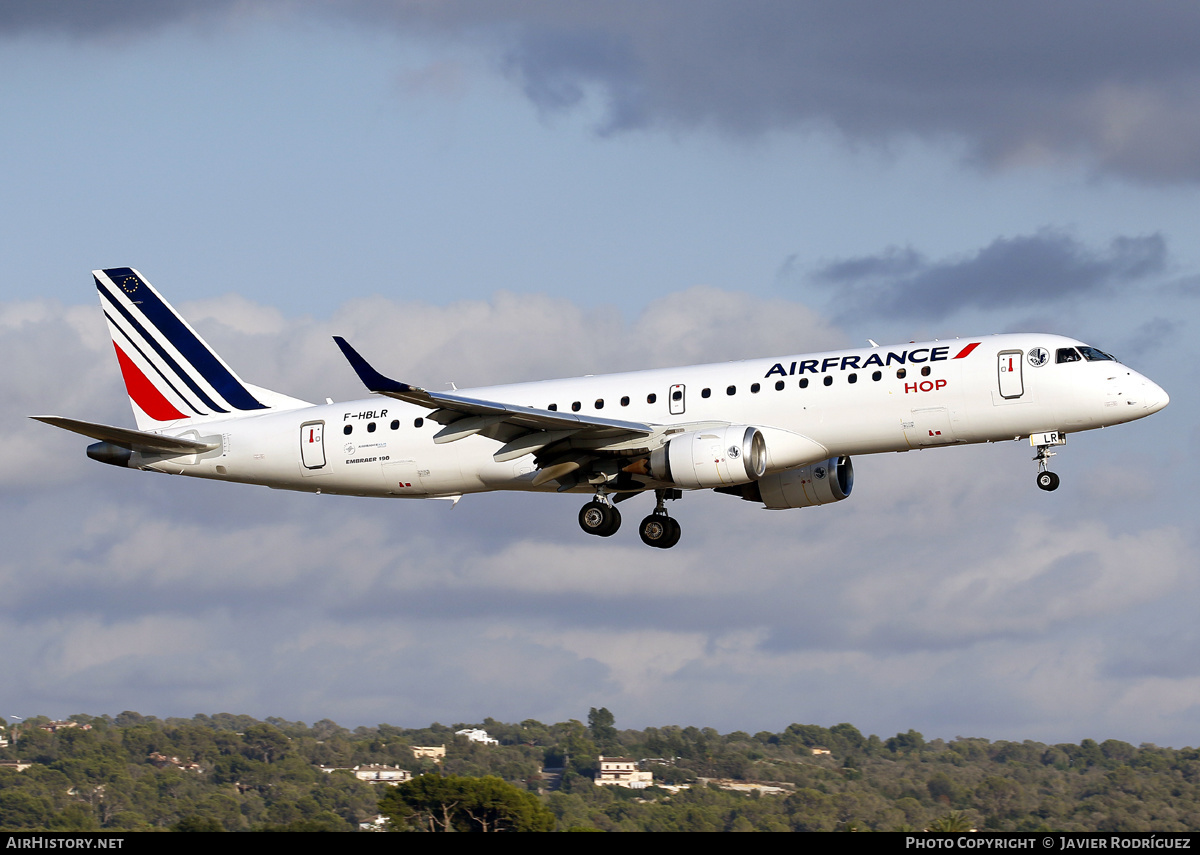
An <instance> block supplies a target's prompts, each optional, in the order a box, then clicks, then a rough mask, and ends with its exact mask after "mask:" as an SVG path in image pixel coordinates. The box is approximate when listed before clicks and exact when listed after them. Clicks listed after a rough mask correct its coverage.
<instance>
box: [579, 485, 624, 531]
mask: <svg viewBox="0 0 1200 855" xmlns="http://www.w3.org/2000/svg"><path fill="white" fill-rule="evenodd" d="M579 527H580V528H581V529H583V530H584V531H586V532H587V533H588V534H594V535H597V536H598V537H610V536H611V535H614V534H616V533H617V529H619V528H620V527H621V512H620V511H618V510H617V509H616V508H614V507H613V506H612V505H611V504H609V502H608V497H607V496H605V495H603V494H602V493H597V494H596V498H594V499H592V500H591V501H590V502H588V503H587V504H586V505H584V506H583V507H582V508H580V509H579Z"/></svg>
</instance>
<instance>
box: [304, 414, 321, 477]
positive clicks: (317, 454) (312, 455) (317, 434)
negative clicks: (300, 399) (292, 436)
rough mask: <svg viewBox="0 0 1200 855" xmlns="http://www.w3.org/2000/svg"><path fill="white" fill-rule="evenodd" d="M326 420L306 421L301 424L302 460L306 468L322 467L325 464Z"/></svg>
mask: <svg viewBox="0 0 1200 855" xmlns="http://www.w3.org/2000/svg"><path fill="white" fill-rule="evenodd" d="M324 428H325V422H305V423H304V424H302V425H300V462H301V463H303V464H304V468H305V469H320V468H321V467H323V466H324V465H325V440H324V439H323V438H322V437H323V434H324Z"/></svg>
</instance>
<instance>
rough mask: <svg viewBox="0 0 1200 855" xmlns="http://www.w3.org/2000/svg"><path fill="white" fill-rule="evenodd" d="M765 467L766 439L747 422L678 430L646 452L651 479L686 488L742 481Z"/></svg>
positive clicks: (753, 478) (761, 471)
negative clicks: (649, 451)
mask: <svg viewBox="0 0 1200 855" xmlns="http://www.w3.org/2000/svg"><path fill="white" fill-rule="evenodd" d="M766 470H767V443H766V440H764V439H763V435H762V431H760V430H759V429H758V428H756V427H752V426H749V425H729V426H728V427H718V428H709V429H706V430H697V431H691V432H690V433H683V434H679V435H678V436H673V437H671V439H669V440H668V441H667V442H665V443H663V445H661V446H659V447H658V448H656V449H655V450H654V451H652V452H651V453H650V472H651V473H652V477H653V478H654V479H655V480H657V481H665V482H667V483H669V484H676V485H678V486H680V487H686V488H690V489H701V488H707V487H725V486H731V485H734V484H746V483H749V482H751V481H754V480H757V479H758V478H761V477H762V474H763V473H764V472H765V471H766Z"/></svg>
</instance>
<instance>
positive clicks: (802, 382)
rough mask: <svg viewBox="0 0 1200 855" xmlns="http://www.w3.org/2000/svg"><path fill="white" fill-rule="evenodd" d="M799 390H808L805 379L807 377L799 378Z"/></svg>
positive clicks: (806, 379)
mask: <svg viewBox="0 0 1200 855" xmlns="http://www.w3.org/2000/svg"><path fill="white" fill-rule="evenodd" d="M800 388H801V389H807V388H808V378H807V377H801V378H800Z"/></svg>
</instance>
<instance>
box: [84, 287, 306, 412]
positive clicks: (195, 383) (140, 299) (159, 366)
mask: <svg viewBox="0 0 1200 855" xmlns="http://www.w3.org/2000/svg"><path fill="white" fill-rule="evenodd" d="M92 276H93V277H95V280H96V288H97V289H98V290H99V291H100V306H101V308H102V309H103V310H104V317H105V319H106V320H107V321H108V329H109V332H110V333H111V334H112V340H113V347H114V348H115V349H116V352H117V362H118V364H119V365H120V366H121V376H122V377H124V379H125V389H126V391H127V392H128V393H129V400H130V403H131V404H132V405H133V414H134V417H135V418H136V419H137V425H138V428H139V429H141V430H154V429H155V428H163V427H170V426H173V425H176V424H180V423H187V422H193V421H200V420H212V419H223V418H229V417H230V416H237V415H249V414H253V413H257V412H264V411H267V410H272V409H294V408H296V407H304V406H310V405H309V404H308V403H307V402H305V401H300V400H297V399H295V398H290V397H288V396H287V395H281V394H279V393H278V392H271V391H269V390H267V389H260V388H259V387H257V386H252V385H250V384H248V383H246V382H244V381H243V380H242V379H241V378H240V377H238V376H237V374H236V373H235V372H234V370H233V369H232V368H230V367H229V366H228V365H226V364H225V361H224V360H223V359H221V357H219V356H218V355H217V354H216V353H215V352H214V351H213V349H212V348H211V347H209V346H208V344H207V343H205V341H204V339H202V338H201V337H200V336H199V335H198V334H197V333H196V331H195V330H194V329H192V327H191V325H190V324H188V322H187V321H185V320H184V319H183V318H182V317H180V315H179V313H178V312H176V311H175V310H174V309H173V308H172V307H171V305H170V304H169V303H168V302H167V301H166V300H164V299H163V298H162V296H161V295H160V294H159V293H158V292H157V291H156V290H154V288H153V287H152V286H151V285H150V283H149V282H147V281H146V280H145V279H144V278H143V277H142V275H141V274H140V273H138V272H137V271H136V270H134V269H133V268H131V267H113V268H109V269H108V270H93V271H92Z"/></svg>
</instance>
